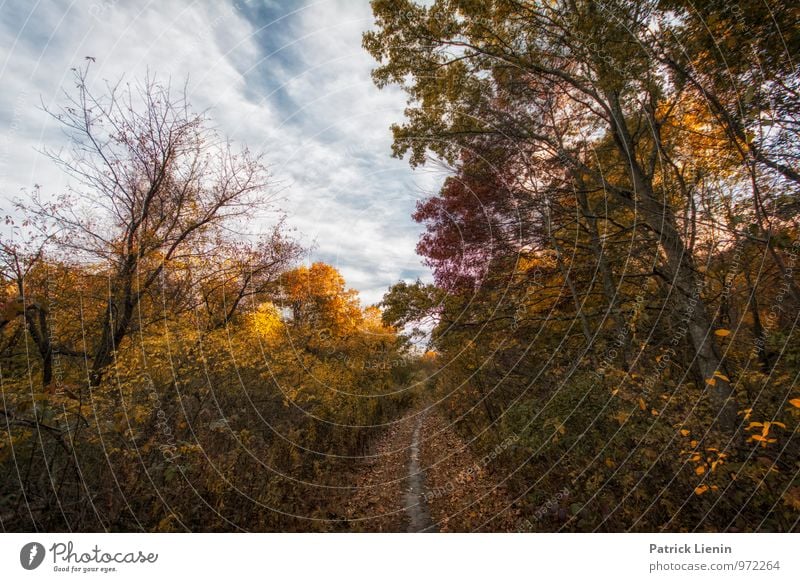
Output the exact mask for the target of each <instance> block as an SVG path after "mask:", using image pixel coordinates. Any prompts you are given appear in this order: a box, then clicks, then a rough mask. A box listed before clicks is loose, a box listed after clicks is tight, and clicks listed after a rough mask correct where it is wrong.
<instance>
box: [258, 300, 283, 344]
mask: <svg viewBox="0 0 800 582" xmlns="http://www.w3.org/2000/svg"><path fill="white" fill-rule="evenodd" d="M252 325H253V328H254V329H255V331H256V333H257V334H258V335H259V336H261V337H262V338H264V339H265V340H268V341H269V340H275V339H277V338H278V337H279V336H280V332H281V329H282V328H283V322H282V321H281V315H280V312H279V311H278V308H277V307H275V305H273V304H272V303H270V302H266V303H263V304H262V305H261V306H259V308H258V310H257V311H256V312H255V313H253V315H252Z"/></svg>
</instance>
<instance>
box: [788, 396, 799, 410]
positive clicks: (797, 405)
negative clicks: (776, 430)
mask: <svg viewBox="0 0 800 582" xmlns="http://www.w3.org/2000/svg"><path fill="white" fill-rule="evenodd" d="M789 404H791V405H792V406H794V407H795V408H800V398H792V399H791V400H790V401H789Z"/></svg>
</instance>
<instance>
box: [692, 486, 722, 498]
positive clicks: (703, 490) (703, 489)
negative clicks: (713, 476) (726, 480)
mask: <svg viewBox="0 0 800 582" xmlns="http://www.w3.org/2000/svg"><path fill="white" fill-rule="evenodd" d="M717 489H719V487H717V486H716V485H706V484H705V483H704V484H703V485H698V486H697V487H695V488H694V494H695V495H702V494H703V493H706V492H707V491H716V490H717Z"/></svg>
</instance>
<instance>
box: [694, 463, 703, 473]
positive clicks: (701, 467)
mask: <svg viewBox="0 0 800 582" xmlns="http://www.w3.org/2000/svg"><path fill="white" fill-rule="evenodd" d="M705 472H706V467H705V465H700V466H699V467H695V470H694V474H695V475H702V474H703V473H705Z"/></svg>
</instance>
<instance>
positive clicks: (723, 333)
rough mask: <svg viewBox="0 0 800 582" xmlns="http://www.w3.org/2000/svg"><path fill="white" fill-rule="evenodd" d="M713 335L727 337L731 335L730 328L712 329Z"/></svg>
mask: <svg viewBox="0 0 800 582" xmlns="http://www.w3.org/2000/svg"><path fill="white" fill-rule="evenodd" d="M714 335H715V336H717V337H728V336H729V335H731V330H729V329H718V330H716V331H714Z"/></svg>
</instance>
